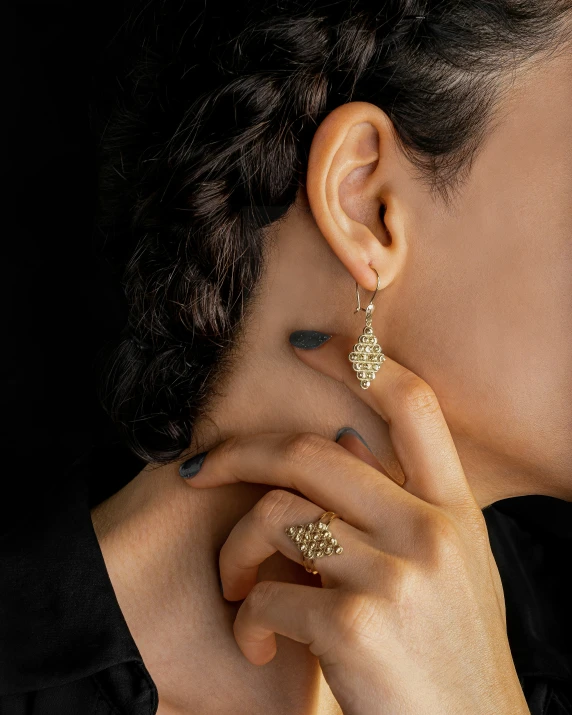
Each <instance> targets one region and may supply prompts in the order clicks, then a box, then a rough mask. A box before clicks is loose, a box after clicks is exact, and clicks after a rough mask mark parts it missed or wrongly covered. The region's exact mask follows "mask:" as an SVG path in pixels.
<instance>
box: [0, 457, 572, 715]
mask: <svg viewBox="0 0 572 715" xmlns="http://www.w3.org/2000/svg"><path fill="white" fill-rule="evenodd" d="M105 461H106V463H107V466H108V467H109V466H110V462H109V460H108V459H106V460H105ZM94 472H97V473H98V474H99V473H101V464H100V463H98V462H97V456H96V455H94V453H93V451H92V450H89V451H87V452H85V453H84V454H83V455H82V456H81V457H80V458H79V459H77V460H76V461H75V463H74V464H73V465H72V467H71V468H70V469H68V470H67V472H66V474H65V475H63V477H62V478H61V480H60V481H58V483H57V484H56V485H55V486H54V488H53V489H51V490H50V494H49V496H46V494H45V493H43V494H42V498H41V500H40V499H38V500H35V501H34V499H33V498H32V499H31V502H30V500H29V501H28V504H29V507H27V510H26V517H25V518H24V519H23V518H22V513H21V512H19V513H18V517H17V518H12V519H11V518H10V515H9V514H8V513H7V514H6V515H5V517H4V521H3V523H2V530H1V536H0V547H1V559H2V582H3V583H2V592H1V601H0V649H1V651H0V713H2V715H20V714H21V715H24V714H26V715H29V714H30V713H33V714H34V715H35V714H36V713H38V714H41V715H44V714H45V715H55V714H59V713H74V714H75V713H77V714H78V715H83V714H84V713H91V714H93V715H104V714H105V715H107V714H109V715H111V714H113V715H117V713H126V714H129V715H132V714H133V715H134V714H135V713H137V715H153V713H155V712H156V710H157V704H158V695H157V690H156V688H155V685H154V683H153V681H152V679H151V677H150V675H149V673H148V671H147V670H146V668H145V665H144V663H143V661H142V658H141V655H140V653H139V651H138V649H137V646H136V645H135V642H134V641H133V639H132V637H131V634H130V632H129V629H128V628H127V624H126V622H125V620H124V618H123V615H122V613H121V610H120V608H119V604H118V602H117V600H116V598H115V594H114V591H113V587H112V585H111V582H110V580H109V577H108V574H107V571H106V568H105V563H104V561H103V557H102V554H101V551H100V548H99V544H98V541H97V539H96V536H95V533H94V530H93V526H92V522H91V517H90V511H89V510H90V508H91V507H92V506H95V503H99V501H101V500H102V498H103V497H104V496H107V494H102V493H101V488H100V490H99V493H98V494H97V495H96V494H94V492H93V490H91V489H90V484H91V479H90V477H92V476H93V473H94ZM98 484H99V482H98ZM120 486H122V485H121V484H115V488H113V487H111V488H109V487H108V493H113V492H114V491H115V490H116V489H118V488H120ZM523 506H524V507H527V508H524V509H523ZM571 513H572V504H570V503H566V502H561V501H558V500H553V499H550V498H548V497H524V498H520V499H513V500H506V501H504V502H498V503H497V504H496V505H493V506H491V507H488V508H487V509H485V511H484V514H485V516H486V519H487V524H488V527H489V533H490V538H491V546H492V549H493V553H494V555H495V558H496V560H497V563H498V565H499V570H500V573H501V578H502V581H503V586H504V590H505V599H506V605H507V623H508V632H509V641H510V644H511V648H512V652H513V657H514V660H515V665H516V669H517V672H518V674H519V677H520V679H521V684H522V686H523V689H524V693H525V696H526V698H527V701H528V703H529V706H530V710H531V712H532V713H533V715H572V647H571V644H572V615H571V609H570V606H571V604H572V598H571V596H572V587H571V586H570V584H568V583H566V580H565V578H564V577H565V576H566V571H567V570H568V566H567V564H569V563H570V554H571V553H572V552H571V549H570V547H571V546H572V533H571V524H572V520H571V519H570V516H571Z"/></svg>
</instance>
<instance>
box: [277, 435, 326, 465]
mask: <svg viewBox="0 0 572 715" xmlns="http://www.w3.org/2000/svg"><path fill="white" fill-rule="evenodd" d="M329 446H330V440H328V439H326V438H325V437H323V436H322V435H320V434H317V433H316V432H298V433H297V434H294V435H291V436H290V437H288V438H287V440H286V441H285V442H284V446H283V450H284V457H285V459H286V461H287V462H289V463H290V464H299V463H300V462H302V461H304V462H305V461H307V460H308V459H313V458H315V457H316V456H318V455H320V456H322V455H323V454H324V453H325V451H326V450H327V449H328V447H329Z"/></svg>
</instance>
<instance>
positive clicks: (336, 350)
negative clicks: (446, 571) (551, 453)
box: [293, 335, 478, 508]
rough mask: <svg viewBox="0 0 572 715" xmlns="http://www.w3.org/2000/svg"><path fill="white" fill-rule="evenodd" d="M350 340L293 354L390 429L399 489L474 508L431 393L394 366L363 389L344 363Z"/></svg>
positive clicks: (383, 367) (336, 340)
mask: <svg viewBox="0 0 572 715" xmlns="http://www.w3.org/2000/svg"><path fill="white" fill-rule="evenodd" d="M354 343H355V340H354V339H351V338H347V337H346V336H344V335H333V336H332V337H331V338H330V339H329V340H327V341H326V342H325V343H323V344H322V345H321V346H320V347H318V348H315V349H313V350H303V349H301V348H296V347H294V348H293V349H294V351H295V354H296V355H297V356H298V357H299V358H300V360H302V362H305V363H306V364H307V365H309V366H310V367H312V368H314V369H315V370H318V371H320V372H322V373H324V374H325V375H328V376H329V377H332V378H334V379H335V380H338V381H339V382H343V383H344V384H345V385H346V386H347V387H349V389H350V390H352V391H353V392H354V393H355V394H356V395H357V396H358V397H359V398H360V399H361V400H363V401H364V402H365V403H367V404H368V405H369V406H370V407H371V408H372V409H373V410H374V411H375V412H377V413H378V414H379V415H380V416H381V417H382V418H383V419H384V420H385V421H386V422H387V423H388V425H389V433H390V436H391V442H392V444H393V448H394V450H395V454H396V456H397V458H398V460H399V462H400V464H401V468H402V470H403V473H404V474H405V482H404V484H403V485H402V488H403V489H405V490H407V491H409V492H411V493H412V494H415V495H416V496H418V497H419V498H420V499H423V500H425V501H427V502H430V503H432V504H434V505H436V506H441V507H447V506H449V507H454V506H457V505H459V506H474V507H477V508H478V506H477V504H476V501H475V498H474V495H473V493H472V491H471V488H470V486H469V483H468V482H467V478H466V476H465V472H464V470H463V466H462V464H461V461H460V459H459V455H458V453H457V448H456V447H455V443H454V442H453V438H452V436H451V432H450V430H449V426H448V425H447V422H446V421H445V417H444V415H443V412H442V411H441V407H440V405H439V401H438V399H437V396H436V395H435V392H434V391H433V390H432V388H431V387H430V386H429V385H428V384H427V382H425V381H424V380H423V379H422V378H421V377H419V376H418V375H416V374H415V373H414V372H411V370H408V369H407V368H406V367H404V366H403V365H400V364H399V363H398V362H396V361H395V360H392V359H391V358H389V357H387V356H385V361H384V362H383V364H382V365H381V368H380V369H379V370H378V371H377V373H376V374H375V379H374V380H371V383H370V386H369V388H367V389H365V390H364V389H363V388H362V387H361V385H360V381H359V380H358V379H357V378H356V375H355V371H354V369H353V367H352V365H351V363H350V361H349V359H348V355H349V353H350V352H352V350H353V345H354Z"/></svg>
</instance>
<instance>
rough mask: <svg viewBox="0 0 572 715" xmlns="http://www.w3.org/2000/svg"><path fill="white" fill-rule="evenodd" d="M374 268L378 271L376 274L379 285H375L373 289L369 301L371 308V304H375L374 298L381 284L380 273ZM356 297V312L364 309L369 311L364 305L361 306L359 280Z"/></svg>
mask: <svg viewBox="0 0 572 715" xmlns="http://www.w3.org/2000/svg"><path fill="white" fill-rule="evenodd" d="M370 268H373V266H370ZM373 270H374V271H375V272H376V275H377V285H376V287H375V290H374V291H373V295H372V296H371V300H370V301H369V304H368V306H367V308H369V306H370V305H373V300H374V298H375V296H376V294H377V291H378V290H379V288H380V285H379V281H380V278H379V273H378V272H377V271H376V270H375V268H373ZM356 298H357V308H356V309H355V310H354V313H359V311H360V310H363V311H365V312H367V308H362V307H361V303H360V298H359V286H358V282H357V281H356Z"/></svg>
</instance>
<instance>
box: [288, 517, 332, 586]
mask: <svg viewBox="0 0 572 715" xmlns="http://www.w3.org/2000/svg"><path fill="white" fill-rule="evenodd" d="M339 518H340V516H339V515H338V514H335V513H334V512H333V511H326V512H324V513H323V514H322V516H321V517H320V518H319V519H318V521H311V522H309V523H308V524H297V525H296V526H289V527H288V528H287V529H284V531H285V532H286V533H287V534H288V536H289V537H290V538H291V539H292V541H293V542H294V543H295V544H296V546H297V547H298V548H299V549H300V551H301V552H302V554H303V555H304V559H303V563H304V567H305V569H306V571H308V573H314V574H315V573H318V572H317V571H316V569H315V568H314V559H315V558H316V559H320V558H322V556H330V555H331V554H341V553H342V551H343V550H344V549H343V547H342V546H340V545H339V544H338V540H337V539H334V537H333V536H332V535H331V533H330V531H329V530H328V524H329V523H330V522H331V521H332V520H333V519H339Z"/></svg>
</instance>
